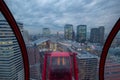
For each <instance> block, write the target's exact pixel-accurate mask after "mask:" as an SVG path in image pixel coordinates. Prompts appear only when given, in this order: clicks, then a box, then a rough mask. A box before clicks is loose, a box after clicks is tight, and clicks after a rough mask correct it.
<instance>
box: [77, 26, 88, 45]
mask: <svg viewBox="0 0 120 80" xmlns="http://www.w3.org/2000/svg"><path fill="white" fill-rule="evenodd" d="M86 37H87V26H86V25H78V26H77V35H76V41H77V42H80V43H84V42H85V41H86Z"/></svg>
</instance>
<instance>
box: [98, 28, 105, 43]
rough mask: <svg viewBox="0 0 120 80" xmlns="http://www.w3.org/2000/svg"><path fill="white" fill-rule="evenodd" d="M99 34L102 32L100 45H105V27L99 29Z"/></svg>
mask: <svg viewBox="0 0 120 80" xmlns="http://www.w3.org/2000/svg"><path fill="white" fill-rule="evenodd" d="M99 32H100V43H101V44H104V34H105V28H104V26H100V27H99Z"/></svg>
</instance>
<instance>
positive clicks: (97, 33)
mask: <svg viewBox="0 0 120 80" xmlns="http://www.w3.org/2000/svg"><path fill="white" fill-rule="evenodd" d="M104 32H105V29H104V26H100V27H99V28H92V29H91V32H90V41H91V42H92V43H101V44H103V43H104Z"/></svg>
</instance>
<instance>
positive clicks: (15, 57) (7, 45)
mask: <svg viewBox="0 0 120 80" xmlns="http://www.w3.org/2000/svg"><path fill="white" fill-rule="evenodd" d="M0 80H24V68H23V59H22V55H21V50H20V47H19V44H18V42H17V39H16V37H15V35H14V33H13V31H12V29H11V27H10V26H9V24H8V22H7V21H6V20H5V19H4V17H3V16H2V14H0Z"/></svg>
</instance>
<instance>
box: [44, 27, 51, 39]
mask: <svg viewBox="0 0 120 80" xmlns="http://www.w3.org/2000/svg"><path fill="white" fill-rule="evenodd" d="M42 32H43V33H42V34H43V36H44V37H48V36H50V33H51V32H50V29H49V28H43V31H42Z"/></svg>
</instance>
